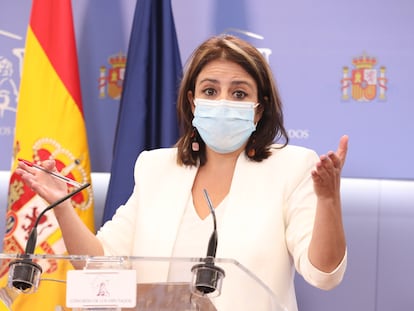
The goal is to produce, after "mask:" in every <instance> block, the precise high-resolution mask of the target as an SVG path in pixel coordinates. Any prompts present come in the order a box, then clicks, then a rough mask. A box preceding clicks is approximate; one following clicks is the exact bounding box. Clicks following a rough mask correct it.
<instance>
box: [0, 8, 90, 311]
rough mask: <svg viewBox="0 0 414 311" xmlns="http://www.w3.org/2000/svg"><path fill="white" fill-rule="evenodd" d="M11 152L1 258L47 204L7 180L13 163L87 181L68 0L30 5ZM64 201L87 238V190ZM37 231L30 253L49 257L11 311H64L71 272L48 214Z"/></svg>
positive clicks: (16, 180)
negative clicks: (50, 166) (52, 167)
mask: <svg viewBox="0 0 414 311" xmlns="http://www.w3.org/2000/svg"><path fill="white" fill-rule="evenodd" d="M13 148H14V149H13V150H14V152H13V164H12V168H11V177H10V185H9V196H8V209H7V215H6V217H7V218H6V234H5V238H4V243H3V245H4V246H3V249H4V252H5V253H13V254H21V253H24V251H25V247H26V243H27V238H28V236H29V233H30V231H31V229H32V228H33V224H34V222H35V221H36V219H37V216H38V215H39V214H40V213H41V212H42V211H43V210H44V209H45V208H46V207H47V204H46V202H44V200H42V199H41V198H40V197H39V196H38V195H36V194H35V193H34V192H33V191H32V190H31V189H30V188H28V187H27V186H26V185H25V184H24V183H23V182H22V180H21V178H20V176H18V175H17V174H15V173H14V170H15V168H16V166H17V159H18V158H23V159H26V160H29V161H32V162H35V163H38V162H41V161H44V160H46V159H55V160H56V166H57V169H58V170H59V171H60V172H61V174H63V175H65V176H67V177H69V178H72V179H75V180H76V181H78V182H80V183H85V182H88V183H90V182H91V178H90V160H89V153H88V141H87V135H86V128H85V120H84V115H83V108H82V101H81V91H80V81H79V72H78V61H77V54H76V42H75V35H74V27H73V17H72V5H71V2H70V0H33V2H32V10H31V15H30V22H29V26H28V30H27V37H26V48H25V54H24V62H23V72H22V79H21V83H20V93H19V101H18V107H17V114H16V132H15V138H14V147H13ZM72 190H74V188H73V187H72V186H69V191H72ZM71 201H72V204H73V206H74V208H75V209H76V210H77V212H78V215H79V217H81V218H82V220H83V221H84V222H85V223H86V224H87V226H88V227H89V228H90V230H91V231H94V230H95V229H94V214H93V196H92V187H89V188H87V189H85V190H83V191H82V192H80V193H78V194H76V195H75V196H73V197H72V198H71ZM37 231H38V239H37V244H36V248H35V251H34V253H35V254H48V255H51V256H50V257H48V256H45V259H42V260H40V261H39V262H38V264H40V265H41V267H42V270H43V273H42V277H41V281H40V285H39V288H38V290H37V291H36V292H35V293H30V294H20V295H19V296H18V297H17V298H16V299H15V300H14V302H13V305H12V310H16V311H25V310H27V311H29V310H30V311H38V310H39V311H55V310H68V309H67V308H66V307H65V299H66V297H65V290H66V287H65V284H64V283H62V282H59V281H63V280H65V279H66V272H67V270H68V269H72V266H71V265H70V263H69V262H64V261H62V260H56V259H54V257H53V255H64V254H66V249H65V245H64V242H63V239H62V234H61V232H60V229H59V227H58V224H57V221H56V219H55V217H54V214H53V211H49V212H47V213H45V214H44V216H43V217H42V218H41V219H40V221H39V225H38V227H37ZM8 264H9V262H7V261H4V262H2V265H1V268H0V274H1V275H0V276H1V277H2V280H1V281H2V283H3V284H2V285H3V286H5V284H4V283H5V279H7V274H8V273H7V272H8Z"/></svg>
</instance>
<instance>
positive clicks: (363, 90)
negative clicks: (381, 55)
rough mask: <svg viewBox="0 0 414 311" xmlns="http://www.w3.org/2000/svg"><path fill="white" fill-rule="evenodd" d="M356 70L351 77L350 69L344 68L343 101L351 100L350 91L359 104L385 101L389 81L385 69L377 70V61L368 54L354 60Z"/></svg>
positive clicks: (342, 82) (382, 67) (342, 81)
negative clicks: (376, 100) (378, 100)
mask: <svg viewBox="0 0 414 311" xmlns="http://www.w3.org/2000/svg"><path fill="white" fill-rule="evenodd" d="M352 64H353V65H354V67H355V68H354V69H352V72H351V76H349V68H348V67H347V66H345V67H344V68H343V77H342V80H341V85H342V88H341V89H342V99H343V100H349V99H350V95H349V90H351V97H352V99H354V100H356V101H359V102H369V101H372V100H374V99H375V98H377V96H378V98H379V99H380V100H385V92H386V90H387V86H386V83H387V79H386V78H385V67H384V66H381V67H380V68H379V69H377V68H375V65H376V64H377V60H376V58H374V57H369V56H367V55H366V54H364V55H362V56H360V57H356V58H354V59H353V60H352Z"/></svg>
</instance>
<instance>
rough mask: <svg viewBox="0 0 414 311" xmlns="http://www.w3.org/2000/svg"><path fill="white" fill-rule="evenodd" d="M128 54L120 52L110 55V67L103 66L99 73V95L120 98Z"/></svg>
mask: <svg viewBox="0 0 414 311" xmlns="http://www.w3.org/2000/svg"><path fill="white" fill-rule="evenodd" d="M126 59H127V58H126V56H125V55H124V54H123V53H122V52H119V53H118V54H116V55H113V56H111V57H109V59H108V63H109V64H110V65H111V66H110V68H109V69H107V68H106V67H105V66H101V68H100V73H99V97H100V98H105V97H106V96H107V95H108V96H109V97H110V98H112V99H120V98H121V93H122V85H123V82H124V77H125V65H126Z"/></svg>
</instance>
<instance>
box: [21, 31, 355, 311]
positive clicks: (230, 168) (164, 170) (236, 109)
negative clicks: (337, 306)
mask: <svg viewBox="0 0 414 311" xmlns="http://www.w3.org/2000/svg"><path fill="white" fill-rule="evenodd" d="M177 109H178V116H179V122H180V126H181V130H182V133H183V135H182V136H181V138H180V139H179V140H178V142H177V144H176V147H175V148H166V149H159V150H153V151H144V152H142V153H141V154H140V156H139V157H138V159H137V162H136V165H135V188H134V191H133V194H132V195H131V197H130V199H129V200H128V202H127V203H126V204H125V205H123V206H122V207H120V208H119V209H118V210H117V213H116V215H115V216H114V217H113V219H112V220H111V221H109V222H107V223H106V224H105V225H104V226H103V227H102V228H101V229H100V230H99V232H98V233H97V235H96V236H95V235H93V234H92V233H91V232H90V231H89V230H88V229H87V228H86V227H85V226H84V225H83V223H82V222H81V220H80V219H79V218H78V217H77V215H76V212H75V211H74V209H73V208H72V207H71V206H70V202H65V203H62V204H61V205H60V206H58V207H57V208H55V210H54V211H55V215H56V218H57V220H58V222H59V225H60V227H61V230H62V234H63V237H64V241H65V244H66V247H67V250H68V252H69V253H70V254H87V255H104V254H105V255H119V256H120V255H136V256H165V257H170V256H177V257H194V256H195V257H199V256H202V255H204V254H205V250H206V241H208V238H209V236H210V234H211V231H212V220H211V219H210V217H211V216H210V210H209V207H208V204H207V202H206V199H205V197H204V193H203V190H204V189H206V190H207V192H208V194H209V196H210V198H211V201H212V205H213V206H214V207H215V213H216V215H217V219H218V224H217V227H218V230H219V239H220V241H219V243H218V249H217V257H220V258H233V259H236V260H237V261H238V262H240V263H241V264H242V265H244V266H245V267H246V268H248V269H249V270H250V271H252V272H253V273H254V274H255V275H256V276H258V277H259V278H260V279H261V280H262V281H263V282H264V283H265V284H266V285H267V286H269V288H271V289H272V291H273V292H274V293H275V294H276V295H277V297H278V299H279V301H280V302H281V304H282V305H284V306H286V308H287V309H288V310H297V306H296V300H295V292H294V284H293V280H294V268H296V270H297V271H298V272H299V273H300V274H301V275H302V276H303V277H304V278H305V279H306V280H307V281H308V282H309V283H310V284H312V285H314V286H317V287H319V288H322V289H330V288H333V287H335V286H336V285H337V284H339V282H340V281H341V280H342V277H343V275H344V271H345V267H346V241H345V234H344V229H343V224H342V216H341V200H340V174H341V170H342V167H343V165H344V162H345V158H346V153H347V145H348V138H347V136H343V137H342V138H341V139H340V142H339V147H338V150H337V151H336V152H332V151H330V152H328V153H327V154H326V155H321V156H319V157H318V156H317V155H316V153H315V152H314V151H312V150H309V149H305V148H302V147H297V146H290V145H288V144H287V142H288V137H287V134H286V130H285V128H284V125H283V113H282V104H281V100H280V96H279V94H278V92H277V89H276V86H275V82H274V79H273V77H272V73H271V69H270V67H269V65H268V64H267V62H266V60H265V59H264V58H263V57H262V55H261V54H260V52H259V51H258V50H257V49H256V48H254V47H253V46H252V45H250V44H249V43H247V42H245V41H243V40H241V39H239V38H236V37H233V36H228V35H224V36H218V37H213V38H210V39H208V40H207V41H205V42H204V43H203V44H201V46H200V47H198V48H197V49H196V50H195V51H194V53H193V55H192V57H191V58H190V60H189V62H188V65H187V68H186V70H185V74H184V76H183V80H182V83H181V86H180V91H179V96H178V103H177ZM275 142H276V143H275ZM42 165H43V166H44V167H45V168H46V169H49V170H55V169H56V168H55V166H54V161H53V160H51V161H45V162H43V163H42ZM18 173H19V174H21V176H22V178H23V179H24V181H25V182H26V183H27V184H28V185H29V186H30V187H32V188H33V189H34V190H35V191H37V192H38V194H39V195H40V196H42V197H43V198H45V199H46V200H47V201H48V202H53V201H55V200H56V199H58V198H61V197H62V196H63V195H64V194H65V193H66V192H67V189H66V185H64V184H61V183H59V182H58V181H56V180H55V179H52V178H50V176H48V175H47V174H44V173H42V172H41V171H38V170H36V169H33V168H31V167H29V166H27V165H25V164H24V163H19V169H18ZM79 241H82V243H79ZM253 299H254V297H253Z"/></svg>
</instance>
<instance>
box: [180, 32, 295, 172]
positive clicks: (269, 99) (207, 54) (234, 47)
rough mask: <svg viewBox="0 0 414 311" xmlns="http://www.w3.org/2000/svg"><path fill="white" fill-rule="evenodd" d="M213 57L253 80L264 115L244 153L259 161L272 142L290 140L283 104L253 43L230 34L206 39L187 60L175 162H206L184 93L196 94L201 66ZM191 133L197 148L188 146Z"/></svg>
mask: <svg viewBox="0 0 414 311" xmlns="http://www.w3.org/2000/svg"><path fill="white" fill-rule="evenodd" d="M216 59H224V60H228V61H231V62H234V63H236V64H238V65H240V66H241V67H243V68H244V70H246V72H247V73H248V74H249V75H250V76H251V77H252V78H253V79H254V80H255V81H256V84H257V93H258V102H259V103H260V105H261V108H262V109H263V114H262V117H261V119H260V121H259V122H258V123H257V126H256V131H255V132H253V134H252V135H251V136H250V138H249V140H248V142H247V145H246V148H245V153H246V155H247V156H248V157H249V158H250V159H251V160H253V161H257V162H260V161H262V160H263V159H266V158H267V157H269V155H270V146H271V145H272V143H274V142H276V141H279V140H282V141H283V142H282V145H281V148H282V147H284V146H286V145H287V143H288V140H289V139H288V136H287V132H286V130H285V128H284V125H283V112H282V103H281V100H280V95H279V93H278V91H277V88H276V84H275V81H274V78H273V75H272V71H271V69H270V66H269V64H268V62H267V61H266V59H265V58H264V57H263V55H262V54H261V53H260V52H259V50H257V49H256V48H255V47H254V46H253V45H251V44H250V43H248V42H246V41H244V40H242V39H240V38H237V37H235V36H232V35H220V36H215V37H212V38H210V39H208V40H207V41H205V42H204V43H202V44H201V45H200V46H199V47H198V48H197V49H196V50H195V51H194V52H193V54H192V55H191V57H190V59H189V60H188V62H187V65H186V68H185V70H184V76H183V79H182V81H181V85H180V90H179V93H178V99H177V113H178V122H179V125H180V131H181V133H182V136H181V138H180V139H179V140H178V142H177V144H176V146H177V148H178V159H177V161H178V163H179V164H184V165H197V164H198V163H199V164H200V165H204V163H205V162H206V161H207V159H206V152H205V150H206V147H205V143H204V142H203V140H202V139H201V137H200V136H199V135H198V133H197V131H194V128H193V126H192V121H193V117H194V116H193V113H192V110H191V107H192V104H191V103H190V101H189V100H188V96H187V94H188V92H189V91H191V92H192V93H193V94H195V83H196V79H197V77H198V75H199V73H200V72H201V70H202V69H203V68H204V66H206V65H207V64H208V63H209V62H211V61H213V60H216ZM259 107H260V106H259ZM194 135H196V136H197V137H196V138H197V141H198V143H199V146H200V150H199V151H193V150H192V148H191V145H192V140H193V136H194Z"/></svg>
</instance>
